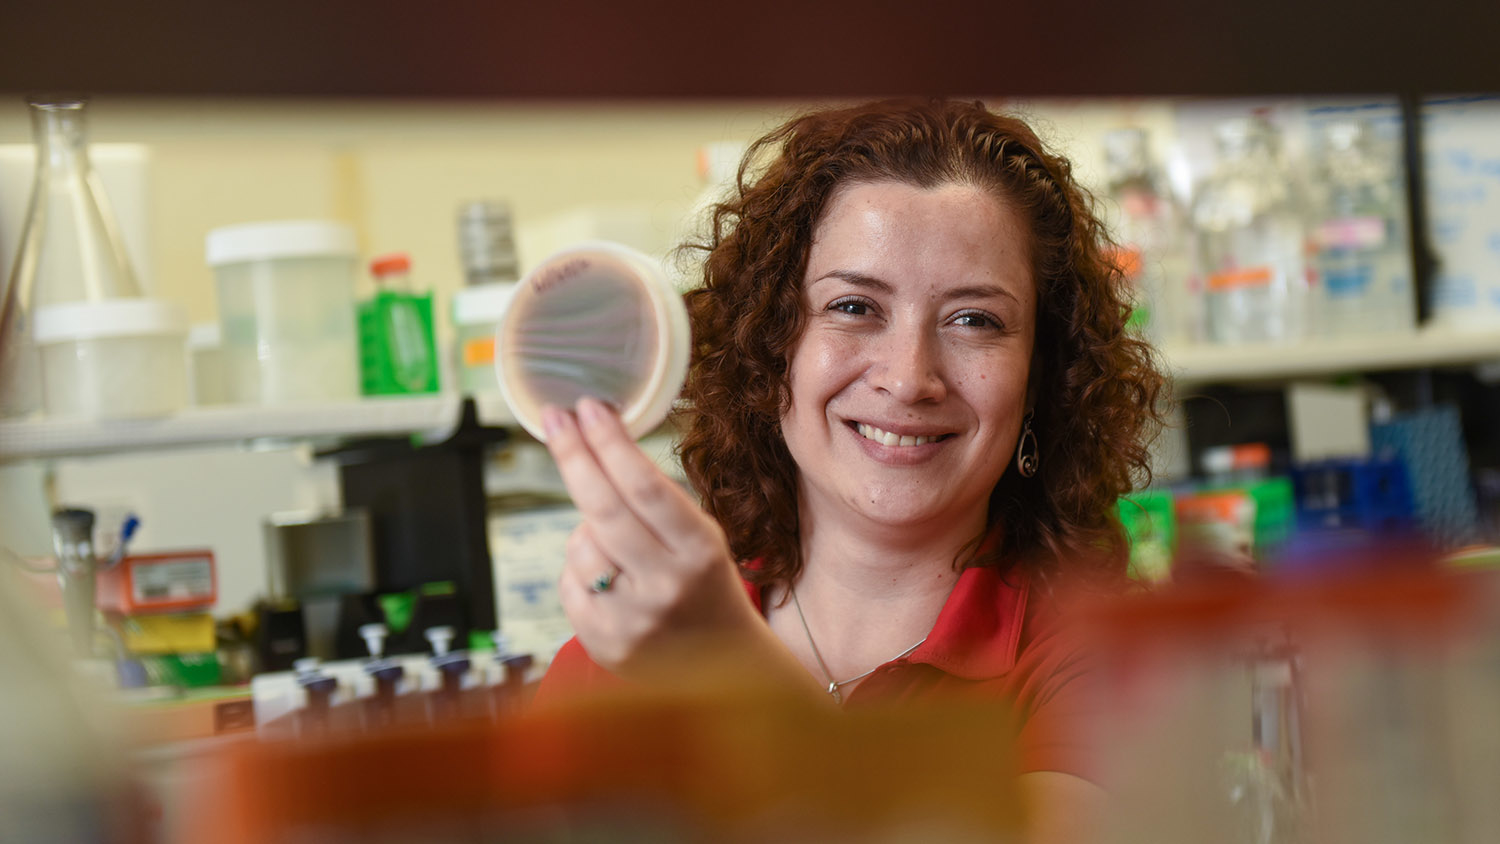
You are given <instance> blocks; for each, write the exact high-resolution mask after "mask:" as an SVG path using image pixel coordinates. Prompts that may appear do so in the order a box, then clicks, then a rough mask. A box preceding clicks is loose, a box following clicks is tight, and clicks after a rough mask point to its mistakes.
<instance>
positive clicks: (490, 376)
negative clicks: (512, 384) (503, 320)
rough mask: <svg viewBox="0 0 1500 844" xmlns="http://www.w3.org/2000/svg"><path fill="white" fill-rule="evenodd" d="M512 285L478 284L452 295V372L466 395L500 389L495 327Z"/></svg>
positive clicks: (499, 283) (513, 283) (511, 290)
mask: <svg viewBox="0 0 1500 844" xmlns="http://www.w3.org/2000/svg"><path fill="white" fill-rule="evenodd" d="M515 289H516V283H515V282H508V283H507V282H497V283H494V284H478V285H474V286H473V287H465V288H464V289H462V290H460V291H458V292H457V293H455V294H453V371H454V372H456V373H457V374H458V388H459V389H460V390H461V391H463V392H464V393H466V394H468V395H475V394H477V393H493V392H497V391H499V389H500V382H499V381H498V380H496V378H495V326H496V325H498V324H499V322H500V317H501V315H502V314H504V313H505V303H506V302H508V301H510V295H511V293H512V292H514V291H515Z"/></svg>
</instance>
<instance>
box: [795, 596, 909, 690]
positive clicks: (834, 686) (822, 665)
mask: <svg viewBox="0 0 1500 844" xmlns="http://www.w3.org/2000/svg"><path fill="white" fill-rule="evenodd" d="M791 590H792V606H795V607H796V608H797V618H798V619H799V620H801V622H802V632H804V633H806V634H807V643H808V644H809V645H811V646H812V652H813V659H816V660H817V661H818V668H819V669H821V670H822V671H823V679H825V680H827V681H828V690H827V691H828V693H829V694H830V695H833V701H834V703H843V702H844V695H843V693H841V692H840V691H839V689H842V688H843V687H845V686H847V685H849V684H850V683H853V682H855V681H858V680H863V679H865V678H866V677H868V676H870V675H871V674H874V673H875V672H876V671H879V670H880V665H877V666H875V667H874V668H871V669H870V670H869V671H866V672H865V673H863V674H860V675H858V676H855V677H850V678H849V679H847V680H835V679H833V672H831V671H829V670H828V663H826V662H824V661H823V654H822V653H820V652H819V651H818V643H817V642H816V641H814V640H813V634H812V628H811V627H808V626H807V616H805V615H803V614H802V602H801V601H799V600H797V587H795V586H793V587H791ZM925 641H927V637H926V636H923V637H922V641H921V642H917V643H916V644H915V645H912V646H911V647H909V648H907V649H906V650H904V651H902V652H901V653H898V654H896V655H895V656H893V657H891V658H890V659H889V660H887V662H895V661H896V660H898V659H901V658H903V657H906V656H910V655H911V652H912V651H915V650H916V649H917V648H920V647H922V642H925ZM884 664H885V663H881V665H884Z"/></svg>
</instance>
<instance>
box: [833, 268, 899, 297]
mask: <svg viewBox="0 0 1500 844" xmlns="http://www.w3.org/2000/svg"><path fill="white" fill-rule="evenodd" d="M830 278H836V279H839V280H840V281H843V282H846V283H848V284H852V285H854V286H855V287H863V288H866V289H869V290H874V291H877V292H879V293H886V294H890V293H895V292H896V288H895V287H892V286H891V284H890V282H887V281H882V280H880V279H878V278H876V277H875V276H872V275H866V274H864V273H862V272H859V271H858V270H829V271H828V272H826V273H823V274H822V275H821V276H818V278H817V279H815V280H814V281H813V284H817V283H818V282H820V281H824V280H826V279H830Z"/></svg>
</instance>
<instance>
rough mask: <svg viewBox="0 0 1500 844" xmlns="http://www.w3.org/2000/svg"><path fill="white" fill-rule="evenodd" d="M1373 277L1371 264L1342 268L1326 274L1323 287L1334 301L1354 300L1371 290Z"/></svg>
mask: <svg viewBox="0 0 1500 844" xmlns="http://www.w3.org/2000/svg"><path fill="white" fill-rule="evenodd" d="M1371 275H1372V272H1371V268H1370V265H1369V264H1357V265H1355V266H1352V267H1341V268H1339V269H1337V270H1333V271H1330V272H1325V273H1324V274H1323V285H1324V286H1325V287H1326V288H1327V290H1328V295H1329V296H1330V297H1332V298H1334V299H1353V298H1356V297H1359V296H1363V295H1364V294H1365V291H1366V290H1369V289H1370V276H1371Z"/></svg>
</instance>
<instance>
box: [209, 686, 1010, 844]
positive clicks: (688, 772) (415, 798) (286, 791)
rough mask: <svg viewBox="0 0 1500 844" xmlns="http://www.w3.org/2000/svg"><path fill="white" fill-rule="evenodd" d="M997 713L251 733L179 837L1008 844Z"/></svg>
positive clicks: (620, 706) (540, 717)
mask: <svg viewBox="0 0 1500 844" xmlns="http://www.w3.org/2000/svg"><path fill="white" fill-rule="evenodd" d="M709 685H712V684H709ZM721 692H722V693H721ZM1003 708H1004V707H998V708H997V707H996V706H995V705H994V704H993V703H989V704H965V705H960V706H945V707H943V708H942V709H940V710H929V709H926V708H906V709H879V710H877V709H868V710H863V711H859V712H845V713H840V712H837V711H835V710H833V709H831V708H826V707H823V706H819V705H817V704H816V703H815V702H811V701H807V700H803V699H801V698H788V697H784V696H781V695H778V694H774V693H770V692H766V691H764V690H762V691H758V692H757V691H748V690H746V689H744V688H734V689H730V688H728V687H725V688H723V689H719V690H717V691H715V692H705V693H702V694H694V695H690V696H663V695H656V694H645V693H640V694H631V695H620V696H614V697H608V698H606V697H600V698H597V699H594V700H590V701H587V702H586V703H583V704H582V705H579V706H572V707H567V708H563V707H557V708H554V709H549V710H544V711H536V712H531V713H528V714H526V715H524V716H520V717H511V718H501V719H498V720H495V721H486V720H484V719H473V720H457V721H448V722H445V723H442V724H439V725H437V726H434V727H431V728H418V727H413V726H410V725H398V726H396V727H392V728H389V729H387V730H382V731H378V732H374V731H372V732H367V733H363V734H356V733H340V732H338V731H337V730H334V731H330V732H329V733H327V734H326V735H325V737H324V738H322V739H318V738H310V737H306V736H304V738H303V739H302V740H299V741H295V742H292V741H274V740H273V741H260V742H251V741H247V742H244V743H241V744H238V745H235V746H233V748H232V749H231V750H230V751H229V752H227V753H226V754H225V755H223V756H222V757H221V758H220V759H218V760H217V762H218V765H217V770H215V771H214V772H213V775H212V776H206V777H202V778H200V780H199V782H200V784H201V786H202V787H203V788H204V789H205V793H204V794H202V795H193V799H192V801H191V803H192V805H193V807H194V809H195V820H197V821H198V822H199V824H198V825H196V826H195V827H194V828H193V829H192V832H193V833H194V834H193V835H191V836H189V840H214V841H220V842H239V841H244V842H284V841H298V842H301V841H329V842H343V841H360V842H368V841H412V840H422V841H429V842H434V841H495V840H502V839H503V840H506V841H559V840H607V841H762V840H779V841H828V840H839V841H870V840H877V841H891V840H922V841H1006V840H1013V839H1014V838H1015V836H1016V834H1017V833H1016V831H1017V829H1018V828H1019V822H1020V817H1019V811H1018V807H1017V802H1016V796H1015V794H1014V788H1013V784H1014V782H1015V780H1014V774H1013V759H1012V756H1011V753H1010V730H1009V725H1008V723H1007V720H1006V719H1005V718H1004V717H1003V715H999V714H998V713H997V709H1001V710H1003Z"/></svg>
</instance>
